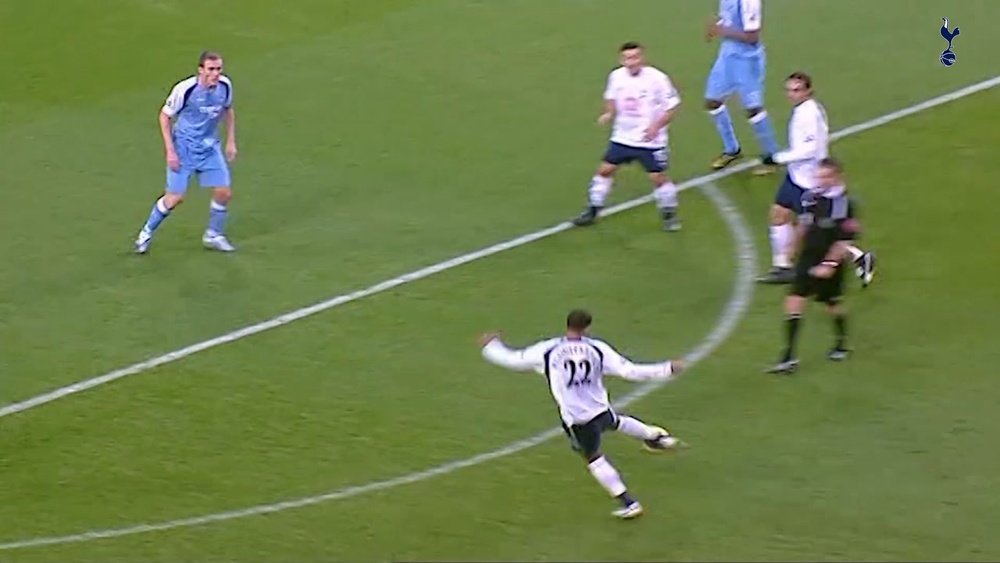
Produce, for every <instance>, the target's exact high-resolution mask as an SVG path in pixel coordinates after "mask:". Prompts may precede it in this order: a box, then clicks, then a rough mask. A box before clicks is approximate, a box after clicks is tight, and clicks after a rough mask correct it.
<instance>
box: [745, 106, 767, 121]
mask: <svg viewBox="0 0 1000 563" xmlns="http://www.w3.org/2000/svg"><path fill="white" fill-rule="evenodd" d="M762 111H764V108H748V109H747V119H753V118H754V116H756V115H757V114H758V113H760V112H762Z"/></svg>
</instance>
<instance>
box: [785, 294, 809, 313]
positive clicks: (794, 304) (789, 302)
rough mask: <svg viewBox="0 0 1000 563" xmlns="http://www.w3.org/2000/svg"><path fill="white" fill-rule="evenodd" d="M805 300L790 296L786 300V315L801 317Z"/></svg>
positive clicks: (797, 296)
mask: <svg viewBox="0 0 1000 563" xmlns="http://www.w3.org/2000/svg"><path fill="white" fill-rule="evenodd" d="M804 303H805V299H804V298H803V297H801V296H799V295H789V296H788V297H786V298H785V314H786V315H789V316H791V315H801V314H802V310H803V309H804V307H803V304H804Z"/></svg>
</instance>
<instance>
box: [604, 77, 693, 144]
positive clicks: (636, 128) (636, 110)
mask: <svg viewBox="0 0 1000 563" xmlns="http://www.w3.org/2000/svg"><path fill="white" fill-rule="evenodd" d="M604 99H605V100H606V101H610V102H614V104H615V123H614V128H613V130H612V132H611V141H612V142H614V143H621V144H623V145H628V146H630V147H638V148H646V149H662V148H664V147H666V146H667V127H666V126H664V127H663V128H662V129H660V131H659V133H657V134H656V137H655V138H653V140H652V141H649V142H647V141H643V136H644V135H645V133H646V129H648V128H649V126H650V125H652V124H653V122H654V121H656V120H657V119H659V118H660V117H662V116H663V114H664V113H665V112H667V111H670V110H672V109H674V108H676V107H677V106H678V105H680V103H681V98H680V95H678V94H677V89H676V88H674V85H673V83H672V82H671V81H670V78H669V77H668V76H667V75H666V74H664V73H663V72H662V71H660V70H659V69H657V68H655V67H651V66H644V67H642V70H640V71H639V74H637V75H635V76H633V75H632V74H631V73H630V72H629V71H628V69H627V68H625V67H619V68H616V69H615V70H613V71H611V74H609V75H608V85H607V87H606V88H605V90H604Z"/></svg>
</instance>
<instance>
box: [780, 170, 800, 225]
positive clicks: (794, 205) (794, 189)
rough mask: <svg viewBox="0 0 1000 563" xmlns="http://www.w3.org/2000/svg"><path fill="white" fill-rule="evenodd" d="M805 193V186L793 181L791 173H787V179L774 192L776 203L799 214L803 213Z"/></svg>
mask: <svg viewBox="0 0 1000 563" xmlns="http://www.w3.org/2000/svg"><path fill="white" fill-rule="evenodd" d="M805 193H806V189H805V188H803V187H802V186H800V185H798V184H796V183H795V182H793V181H792V175H791V174H785V179H784V180H783V181H782V182H781V185H780V186H778V190H777V191H776V192H775V193H774V203H776V204H778V205H780V206H781V207H784V208H785V209H789V210H791V211H794V212H795V214H796V215H798V214H800V213H802V196H803V195H805Z"/></svg>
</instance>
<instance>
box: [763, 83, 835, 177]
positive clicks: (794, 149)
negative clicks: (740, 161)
mask: <svg viewBox="0 0 1000 563" xmlns="http://www.w3.org/2000/svg"><path fill="white" fill-rule="evenodd" d="M829 143H830V126H829V124H828V123H827V121H826V110H825V109H824V108H823V106H822V105H821V104H820V103H819V102H817V101H816V100H814V99H812V98H810V99H808V100H806V101H804V102H802V103H801V104H799V105H797V106H795V108H794V109H792V118H791V119H790V120H789V121H788V150H785V151H781V152H779V153H777V154H775V155H774V157H773V158H774V161H775V162H777V163H778V164H787V165H788V175H789V176H791V178H792V181H793V182H795V183H796V184H797V185H798V186H799V187H801V188H806V189H813V188H815V187H816V169H817V167H818V165H819V161H821V160H823V159H824V158H826V157H827V156H829V154H830V146H829Z"/></svg>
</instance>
